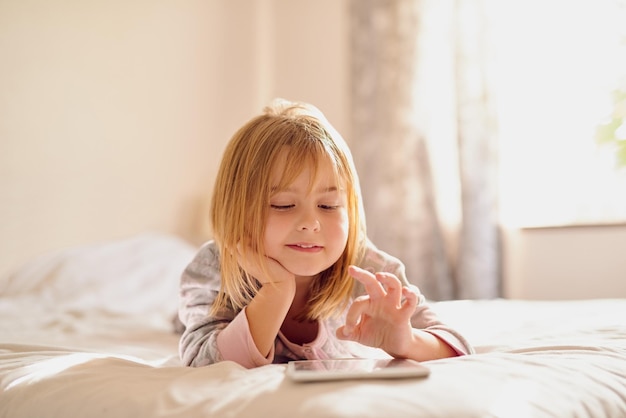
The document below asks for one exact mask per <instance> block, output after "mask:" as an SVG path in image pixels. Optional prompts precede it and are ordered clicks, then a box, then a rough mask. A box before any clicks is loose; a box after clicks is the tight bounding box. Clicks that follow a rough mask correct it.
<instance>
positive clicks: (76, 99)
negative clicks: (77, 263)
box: [0, 0, 347, 275]
mask: <svg viewBox="0 0 626 418" xmlns="http://www.w3.org/2000/svg"><path fill="white" fill-rule="evenodd" d="M344 5H345V2H344V1H335V0H324V1H318V2H315V3H313V2H307V1H304V0H298V1H293V0H290V1H285V0H275V1H273V0H259V1H249V0H228V1H227V0H210V1H206V0H182V1H176V2H154V1H149V0H130V1H124V2H117V1H105V0H91V1H87V2H85V1H79V0H23V1H10V0H0V57H1V58H0V59H1V60H2V62H1V64H0V115H1V116H0V275H2V274H4V273H6V272H9V271H11V270H12V269H14V268H16V267H17V266H19V265H20V264H21V263H23V262H24V261H26V260H28V259H29V258H31V257H33V256H35V255H37V254H40V253H44V252H48V251H52V250H56V249H59V248H64V247H69V246H73V245H81V244H84V243H90V242H94V241H100V240H107V239H115V238H119V237H126V236H129V235H132V234H135V233H140V232H143V231H162V232H168V233H174V234H177V235H180V236H182V237H184V238H186V239H188V240H189V241H191V242H194V243H199V242H201V241H202V240H204V239H206V238H208V237H209V236H210V230H209V227H208V225H207V205H208V200H209V199H208V196H209V195H210V191H211V187H212V183H213V178H214V176H215V173H216V171H217V165H218V163H219V159H220V157H221V153H222V151H223V148H224V146H225V143H226V141H227V140H228V139H229V138H230V136H231V135H232V133H233V132H234V131H235V129H236V128H238V127H239V125H241V124H242V123H243V122H244V121H246V120H247V119H249V118H250V117H251V116H253V114H255V113H257V112H258V111H259V110H260V108H261V106H262V105H263V104H264V103H266V102H267V101H268V100H269V99H270V98H271V97H273V96H275V95H280V96H283V97H286V98H291V99H298V100H309V101H312V102H314V103H316V104H317V105H318V106H319V107H320V108H322V109H323V110H324V111H325V112H326V113H327V115H328V117H329V119H330V120H331V121H335V122H337V121H338V123H336V124H337V127H338V128H345V127H346V125H347V123H345V122H343V121H344V120H345V119H346V118H345V114H346V112H347V109H346V105H345V98H346V97H347V91H346V89H345V88H344V86H343V85H342V83H344V79H345V77H344V75H345V58H344V57H345V54H344V52H345V51H344V50H343V45H344V43H343V42H342V40H343V39H345V36H343V34H342V31H343V27H342V22H343V21H344V19H342V17H341V16H342V13H344V10H343V7H344ZM325 18H327V21H326V22H327V23H326V24H325V25H319V21H321V20H324V19H325ZM312 19H313V20H312ZM338 40H339V41H338ZM320 44H321V45H327V46H328V47H327V48H323V49H320V48H318V47H317V46H316V45H320ZM321 62H323V63H324V66H322V67H323V68H322V69H321V70H320V67H321V66H320V65H319V63H321Z"/></svg>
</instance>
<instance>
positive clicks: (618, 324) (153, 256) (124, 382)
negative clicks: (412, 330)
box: [0, 235, 626, 418]
mask: <svg viewBox="0 0 626 418" xmlns="http://www.w3.org/2000/svg"><path fill="white" fill-rule="evenodd" d="M194 253H195V249H194V248H192V247H190V246H189V245H187V244H185V243H184V242H182V241H179V240H177V239H175V238H172V237H168V236H162V235H144V236H139V237H135V238H132V239H129V240H124V241H119V242H112V243H103V244H100V245H93V246H86V247H81V248H76V249H71V250H67V251H62V252H59V253H55V254H51V255H49V256H46V257H42V258H39V259H36V260H33V262H32V263H30V264H29V265H27V266H25V267H24V268H23V269H21V270H20V271H18V272H17V273H15V274H14V275H12V276H11V277H8V278H4V279H2V280H1V281H0V417H14V418H22V417H50V418H53V417H63V418H66V417H116V418H122V417H132V418H137V417H186V418H194V417H290V418H297V417H306V418H312V417H377V418H379V417H392V418H396V417H455V418H459V417H533V418H534V417H593V418H597V417H624V416H626V300H618V299H616V300H585V301H569V302H564V301H561V302H556V301H546V302H538V301H535V302H531V301H519V300H491V301H451V302H439V303H436V304H434V307H435V309H436V310H437V311H438V312H439V313H440V315H441V316H442V317H443V318H444V319H445V320H446V321H447V322H449V323H450V324H452V325H453V326H455V327H456V328H458V329H459V330H460V331H461V332H463V333H464V334H465V335H466V336H467V337H468V338H469V340H470V341H471V342H472V343H473V344H474V345H475V347H476V348H477V352H478V353H477V354H475V355H471V356H466V357H460V358H451V359H445V360H437V361H431V362H427V365H428V366H429V367H430V368H431V374H430V376H429V377H427V378H419V379H403V380H369V381H344V382H327V383H293V382H291V381H289V380H288V379H286V377H285V375H284V371H285V367H284V365H271V366H266V367H261V368H257V369H252V370H246V369H243V368H242V367H240V366H238V365H237V364H234V363H231V362H224V363H220V364H216V365H212V366H209V367H204V368H197V369H194V368H187V367H181V366H180V362H179V360H178V355H177V344H178V336H177V335H175V334H174V333H173V332H172V324H171V318H172V315H173V314H174V313H175V311H176V305H177V296H176V295H177V285H178V277H179V275H180V272H181V271H182V269H183V268H184V266H185V265H186V264H187V263H188V262H189V261H190V259H191V257H192V256H193V255H194Z"/></svg>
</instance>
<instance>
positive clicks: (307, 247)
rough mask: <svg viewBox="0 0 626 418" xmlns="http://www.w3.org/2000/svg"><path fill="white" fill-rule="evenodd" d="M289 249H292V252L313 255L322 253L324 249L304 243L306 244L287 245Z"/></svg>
mask: <svg viewBox="0 0 626 418" xmlns="http://www.w3.org/2000/svg"><path fill="white" fill-rule="evenodd" d="M287 247H289V248H291V249H292V250H296V251H304V252H311V253H315V252H319V251H322V249H323V248H324V247H322V246H320V245H316V244H309V243H304V242H303V243H297V244H287Z"/></svg>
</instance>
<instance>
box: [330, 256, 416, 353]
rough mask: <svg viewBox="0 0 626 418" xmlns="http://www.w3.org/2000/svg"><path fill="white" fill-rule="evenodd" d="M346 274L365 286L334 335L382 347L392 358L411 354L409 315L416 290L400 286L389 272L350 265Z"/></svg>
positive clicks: (413, 307)
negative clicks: (373, 270) (363, 293)
mask: <svg viewBox="0 0 626 418" xmlns="http://www.w3.org/2000/svg"><path fill="white" fill-rule="evenodd" d="M349 271H350V275H351V276H352V277H354V278H355V279H356V280H358V281H359V282H361V283H362V284H363V285H364V286H365V290H366V292H367V295H363V296H359V297H357V298H356V299H355V300H354V302H353V303H352V305H351V306H350V308H349V309H348V312H347V315H346V323H345V325H344V326H342V327H339V328H338V329H337V338H339V339H344V340H352V341H356V342H359V343H361V344H364V345H368V346H371V347H377V348H381V349H383V350H385V351H386V352H387V353H389V354H391V355H392V356H394V357H411V356H410V355H409V353H411V351H412V350H413V348H414V342H415V341H414V339H413V328H412V326H411V315H413V312H414V311H415V307H416V305H417V300H418V294H417V292H416V290H413V289H411V288H410V287H407V286H402V283H401V282H400V280H399V279H398V278H397V277H396V276H395V275H393V274H391V273H376V274H373V273H370V272H369V271H367V270H363V269H361V268H359V267H356V266H350V270H349Z"/></svg>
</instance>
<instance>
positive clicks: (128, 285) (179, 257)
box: [0, 233, 197, 314]
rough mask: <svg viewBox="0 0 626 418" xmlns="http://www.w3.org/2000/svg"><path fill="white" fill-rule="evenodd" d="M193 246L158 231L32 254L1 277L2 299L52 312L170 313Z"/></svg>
mask: <svg viewBox="0 0 626 418" xmlns="http://www.w3.org/2000/svg"><path fill="white" fill-rule="evenodd" d="M196 251H197V249H196V248H194V247H193V246H191V245H190V244H188V243H187V242H185V241H183V240H182V239H180V238H177V237H174V236H170V235H164V234H157V233H149V234H142V235H138V236H134V237H131V238H128V239H123V240H116V241H108V242H103V243H99V244H92V245H85V246H79V247H74V248H69V249H65V250H61V251H57V252H53V253H50V254H47V255H44V256H41V257H38V258H36V259H33V260H32V261H31V262H29V263H27V264H25V265H24V266H23V267H22V268H20V269H19V270H18V271H16V272H15V273H13V274H11V275H9V276H8V277H6V278H4V279H3V280H0V295H1V296H0V298H8V299H11V300H13V301H15V299H20V300H23V303H25V304H37V305H38V306H37V307H38V308H44V307H49V308H51V309H54V310H55V311H72V312H80V311H93V310H104V311H106V312H110V313H119V314H128V313H131V314H133V313H151V312H162V313H167V314H171V313H172V312H175V311H176V309H177V306H178V285H179V279H180V275H181V273H182V271H183V270H184V268H185V267H186V266H187V264H188V263H189V262H190V261H191V259H192V258H193V256H194V255H195V253H196ZM42 305H43V306H42ZM24 308H26V307H24Z"/></svg>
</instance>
